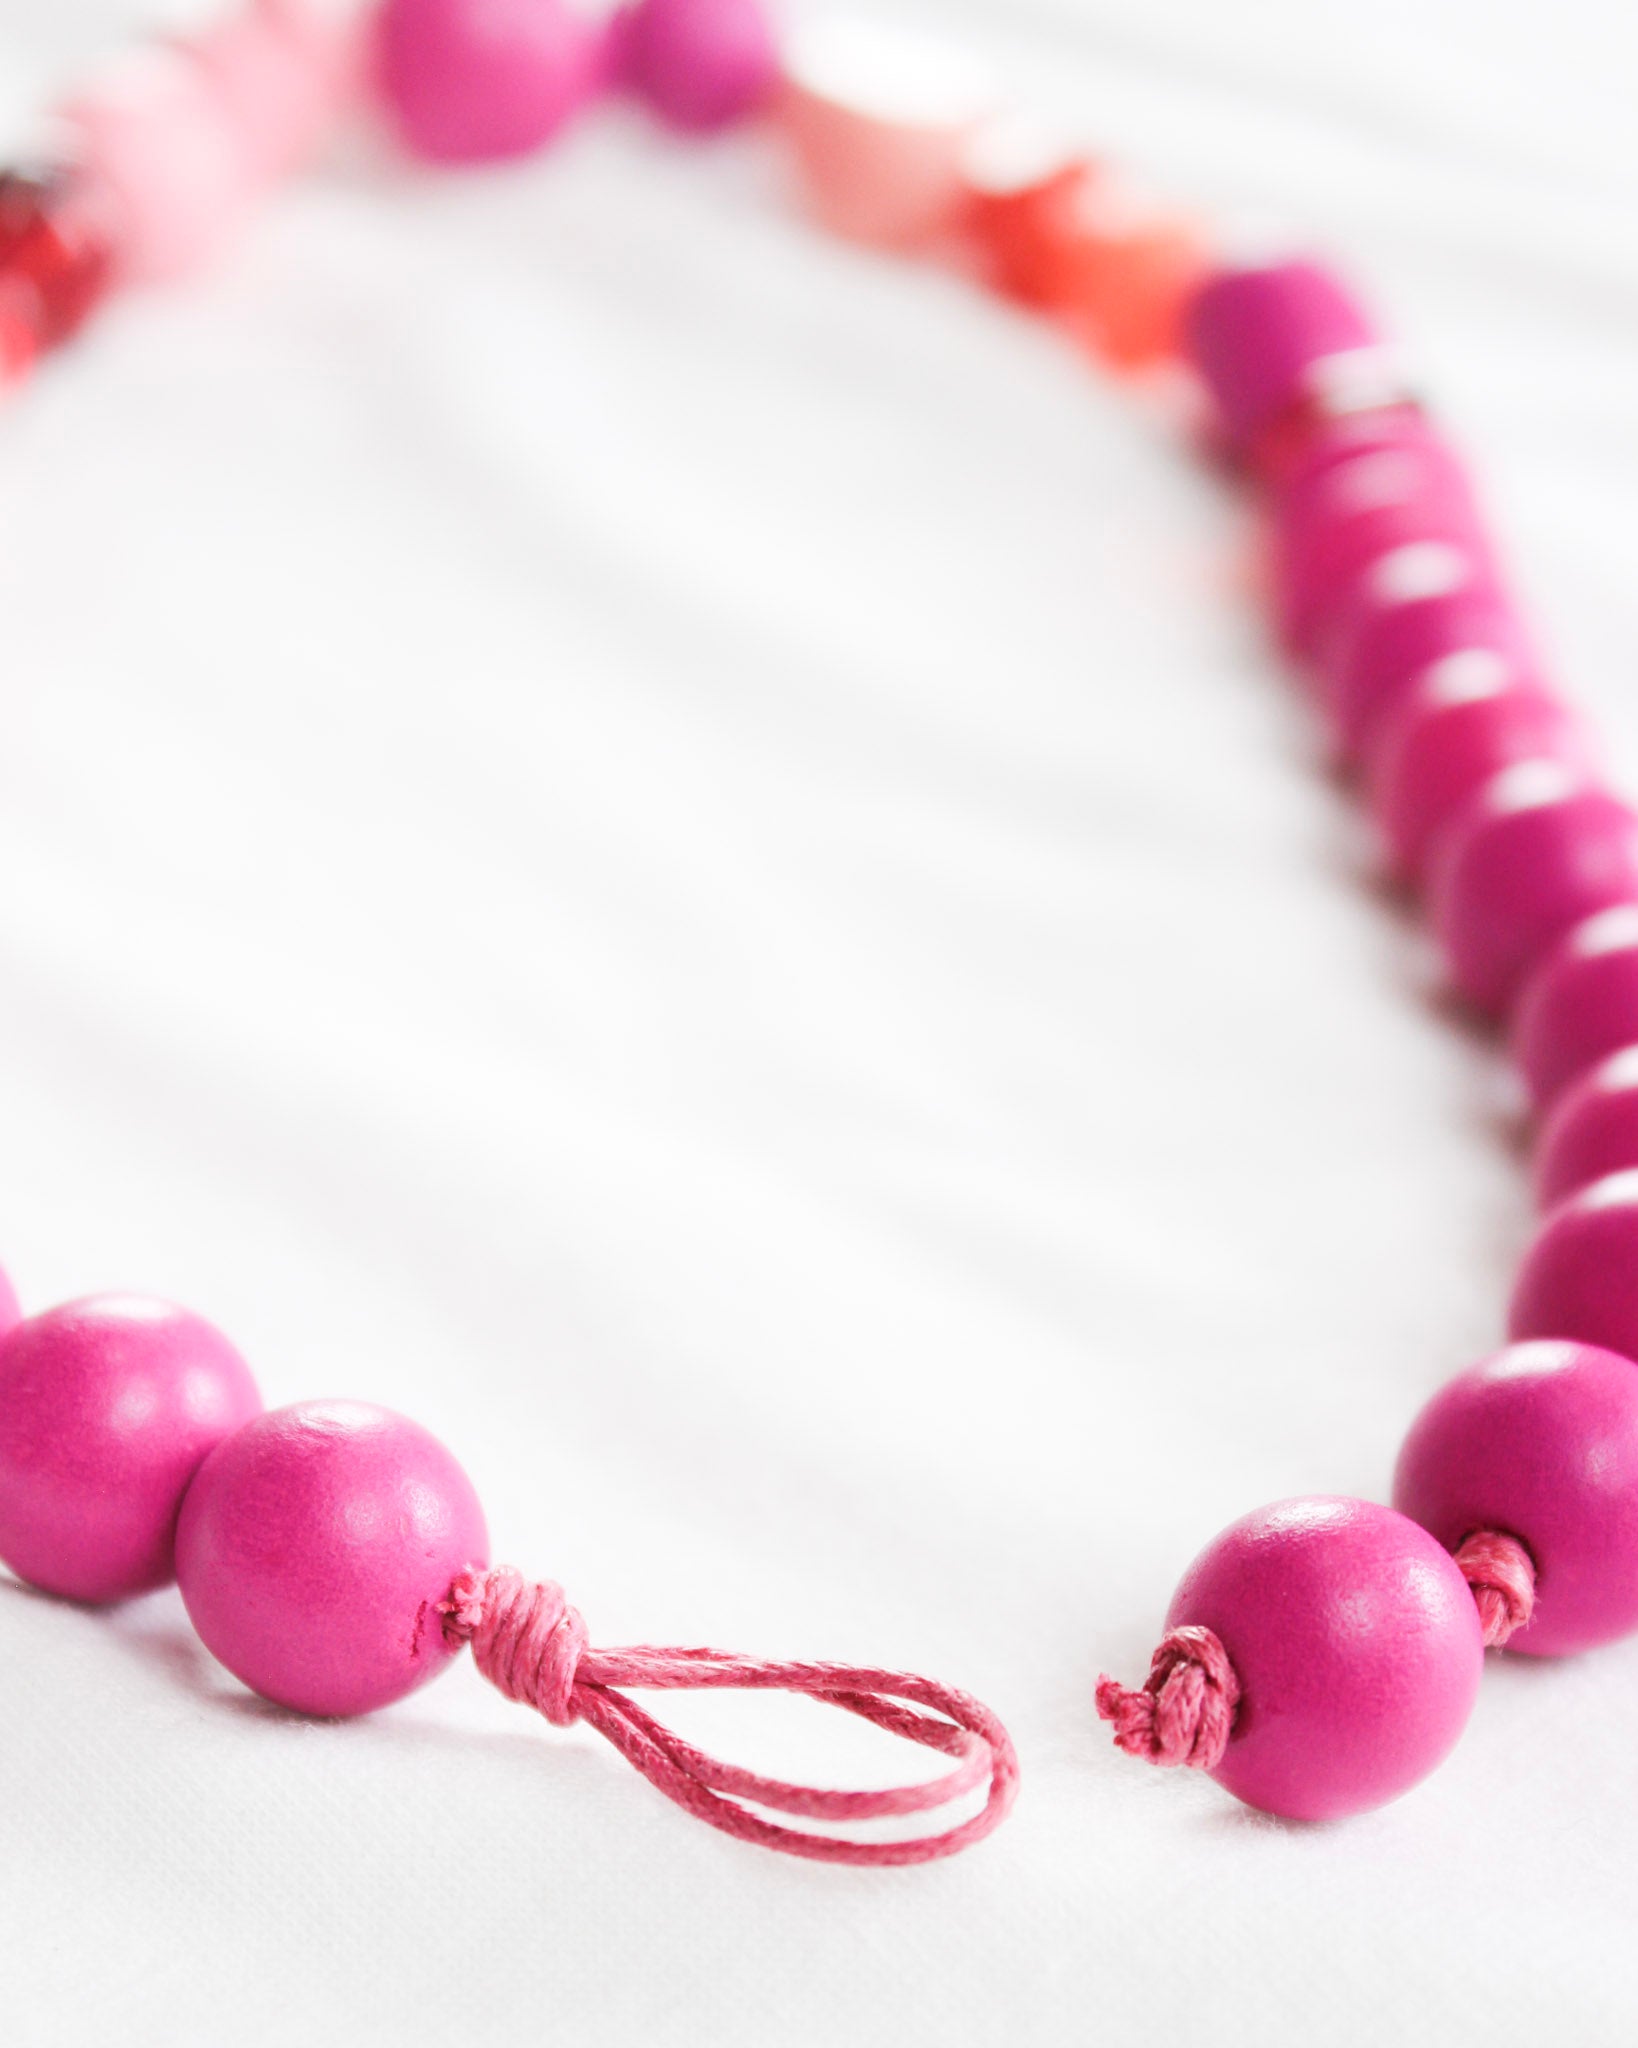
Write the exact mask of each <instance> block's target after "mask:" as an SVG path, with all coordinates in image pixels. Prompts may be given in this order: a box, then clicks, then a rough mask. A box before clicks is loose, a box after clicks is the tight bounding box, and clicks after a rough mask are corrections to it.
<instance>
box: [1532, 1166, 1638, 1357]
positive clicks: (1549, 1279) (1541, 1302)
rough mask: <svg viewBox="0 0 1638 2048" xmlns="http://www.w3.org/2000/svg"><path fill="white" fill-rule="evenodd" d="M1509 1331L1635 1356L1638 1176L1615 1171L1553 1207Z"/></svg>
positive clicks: (1534, 1248) (1538, 1237)
mask: <svg viewBox="0 0 1638 2048" xmlns="http://www.w3.org/2000/svg"><path fill="white" fill-rule="evenodd" d="M1507 1331H1508V1335H1509V1336H1510V1337H1511V1338H1513V1339H1514V1341H1515V1342H1518V1341H1522V1340H1523V1339H1526V1338H1530V1337H1564V1338H1572V1339H1574V1340H1575V1342H1577V1343H1580V1344H1599V1345H1602V1346H1603V1348H1604V1349H1605V1350H1606V1351H1616V1352H1619V1353H1620V1355H1621V1356H1622V1357H1623V1358H1638V1173H1612V1174H1610V1175H1609V1176H1608V1178H1606V1179H1604V1180H1597V1181H1593V1182H1592V1183H1591V1184H1590V1185H1589V1186H1587V1187H1583V1188H1581V1189H1579V1190H1578V1191H1577V1192H1576V1193H1575V1194H1573V1195H1571V1196H1570V1198H1569V1200H1568V1201H1566V1202H1563V1203H1561V1204H1560V1205H1559V1206H1558V1208H1556V1209H1555V1210H1553V1212H1552V1214H1551V1215H1550V1216H1548V1218H1547V1219H1546V1221H1545V1222H1544V1223H1543V1224H1542V1226H1541V1229H1540V1230H1539V1231H1538V1232H1537V1234H1536V1239H1535V1242H1534V1243H1533V1244H1532V1245H1531V1247H1530V1249H1529V1251H1528V1252H1527V1253H1526V1254H1525V1258H1524V1264H1523V1266H1522V1267H1521V1268H1520V1270H1519V1277H1518V1280H1517V1283H1516V1284H1515V1286H1514V1289H1513V1300H1512V1305H1511V1307H1510V1309H1509V1312H1508V1322H1507Z"/></svg>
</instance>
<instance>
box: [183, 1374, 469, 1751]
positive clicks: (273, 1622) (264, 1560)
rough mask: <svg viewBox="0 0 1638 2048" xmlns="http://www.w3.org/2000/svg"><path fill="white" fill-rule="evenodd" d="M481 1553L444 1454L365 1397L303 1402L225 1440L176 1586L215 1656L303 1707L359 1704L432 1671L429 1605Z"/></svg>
mask: <svg viewBox="0 0 1638 2048" xmlns="http://www.w3.org/2000/svg"><path fill="white" fill-rule="evenodd" d="M488 1559H489V1538H488V1533H487V1531H486V1530H485V1528H484V1519H483V1511H482V1509H481V1508H480V1507H479V1505H478V1499H477V1495H476V1494H475V1493H474V1492H473V1491H472V1486H471V1482H470V1481H469V1480H468V1479H467V1476H466V1474H465V1473H464V1472H463V1471H462V1470H461V1468H460V1466H459V1465H457V1464H456V1462H455V1460H454V1459H453V1458H452V1457H451V1456H450V1454H449V1452H448V1451H446V1450H445V1449H444V1447H443V1445H442V1444H440V1443H439V1442H438V1441H437V1440H436V1439H435V1438H434V1437H431V1436H429V1435H428V1434H427V1432H426V1431H425V1430H424V1429H422V1428H420V1427H419V1426H418V1425H417V1424H415V1423H413V1422H406V1421H405V1420H404V1418H403V1417H402V1416H398V1415H393V1414H390V1413H389V1412H388V1411H387V1410H386V1409H384V1408H374V1407H371V1406H369V1405H368V1404H367V1403H365V1402H362V1401H305V1402H302V1403H301V1404H300V1405H298V1406H297V1407H294V1408H281V1409H277V1410H276V1411H274V1412H273V1413H272V1414H270V1415H264V1416H261V1417H260V1418H258V1420H257V1421H255V1422H253V1423H251V1424H250V1425H249V1426H248V1427H247V1428H244V1429H241V1430H240V1431H239V1432H238V1434H237V1435H235V1436H232V1437H230V1438H228V1440H227V1441H226V1442H225V1443H223V1444H222V1445H220V1446H219V1447H218V1449H217V1450H216V1451H214V1452H213V1453H212V1455H211V1456H210V1457H209V1458H208V1459H207V1460H206V1461H205V1464H204V1465H203V1466H202V1467H201V1469H200V1472H199V1474H198V1477H197V1478H196V1479H195V1480H194V1482H193V1485H192V1486H191V1487H189V1489H188V1497H187V1500H186V1501H185V1502H184V1504H183V1509H182V1520H181V1524H180V1526H179V1528H178V1530H177V1538H176V1576H177V1583H178V1584H179V1585H180V1586H181V1588H182V1598H183V1599H184V1601H185V1602H186V1603H187V1609H188V1613H189V1615H190V1616H191V1617H192V1619H193V1625H194V1627H195V1628H197V1629H198V1631H199V1633H200V1635H201V1636H202V1637H203V1638H204V1641H205V1645H206V1647H207V1648H208V1649H209V1650H210V1652H211V1654H212V1655H213V1656H214V1657H216V1658H218V1659H219V1660H220V1661H221V1662H222V1663H223V1664H225V1665H226V1666H227V1667H228V1669H229V1670H230V1671H231V1672H233V1673H234V1674H235V1676H236V1677H239V1678H241V1679H243V1680H244V1682H245V1684H246V1685H248V1686H250V1687H251V1688H252V1689H253V1690H254V1691H256V1692H259V1693H261V1694H262V1695H263V1697H264V1698H267V1699H270V1700H276V1701H278V1702H279V1704H280V1705H281V1706H286V1707H294V1708H296V1709H298V1710H299V1711H300V1712H302V1713H304V1714H334V1715H343V1714H366V1713H369V1712H370V1711H371V1710H372V1709H373V1708H375V1707H383V1706H385V1705H387V1703H388V1702H389V1701H391V1700H396V1699H400V1698H402V1696H403V1695H404V1694H405V1693H407V1692H412V1691H413V1690H414V1689H415V1687H417V1686H418V1685H424V1684H425V1683H426V1681H427V1680H428V1679H429V1678H432V1677H433V1676H435V1675H436V1674H437V1673H438V1672H439V1671H441V1670H442V1669H443V1667H444V1665H445V1664H446V1663H447V1662H448V1661H449V1658H450V1656H451V1654H452V1652H451V1649H450V1646H449V1644H448V1643H447V1642H446V1641H445V1639H444V1633H443V1629H442V1626H441V1623H440V1617H439V1615H438V1612H437V1607H438V1602H439V1601H440V1600H442V1599H444V1597H445V1596H446V1595H447V1594H448V1592H449V1589H450V1586H451V1584H452V1583H453V1581H454V1579H455V1577H456V1574H457V1573H459V1572H461V1571H463V1570H465V1569H466V1567H467V1566H469V1565H473V1566H483V1565H486V1564H487V1563H488Z"/></svg>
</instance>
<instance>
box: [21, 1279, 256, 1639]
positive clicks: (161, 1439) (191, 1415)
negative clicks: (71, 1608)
mask: <svg viewBox="0 0 1638 2048" xmlns="http://www.w3.org/2000/svg"><path fill="white" fill-rule="evenodd" d="M261 1405H262V1404H261V1397H260V1396H259V1395H258V1393H257V1391H256V1383H255V1381H254V1380H253V1379H252V1378H251V1376H250V1371H249V1368H248V1367H247V1366H246V1365H245V1362H244V1360H243V1359H242V1358H241V1357H240V1356H239V1354H238V1352H236V1351H235V1350H234V1348H233V1346H232V1345H231V1344H229V1343H228V1341H227V1339H226V1338H225V1337H223V1336H222V1335H221V1334H220V1333H219V1332H218V1331H216V1330H214V1329H212V1328H211V1326H210V1324H209V1323H206V1322H202V1321H201V1320H200V1318H199V1317H198V1316H194V1315H189V1314H188V1313H187V1311H186V1310H185V1309H179V1308H173V1307H172V1306H171V1305H170V1304H169V1303H168V1302H162V1301H149V1300H145V1299H143V1298H141V1297H139V1296H130V1295H106V1296H101V1297H98V1298H96V1299H93V1300H90V1301H78V1302H70V1303H68V1304H67V1305H66V1306H65V1307H62V1308H54V1309H48V1310H47V1311H46V1313H45V1314H44V1315H39V1316H33V1317H31V1318H30V1319H29V1320H28V1321H27V1322H24V1323H19V1324H18V1325H17V1326H16V1328H15V1329H13V1330H12V1331H11V1332H10V1334H9V1335H8V1336H6V1337H5V1339H4V1340H3V1341H0V1558H4V1560H5V1562H6V1563H7V1564H8V1565H10V1567H11V1569H12V1570H13V1571H14V1572H16V1574H17V1575H18V1577H19V1578H22V1579H27V1580H28V1582H29V1583H30V1584H31V1585H34V1586H39V1587H41V1588H42V1589H43V1590H44V1591H45V1592H48V1593H57V1594H61V1595H64V1596H65V1597H67V1598H68V1599H71V1600H91V1601H108V1600H123V1599H126V1598H128V1597H129V1596H130V1595H132V1594H134V1593H146V1592H149V1591H151V1590H152V1588H154V1587H155V1586H163V1585H165V1584H167V1583H168V1581H169V1580H170V1578H171V1576H172V1544H173V1541H174V1538H175V1533H176V1517H177V1510H178V1509H179V1508H180V1507H181V1505H182V1496H183V1494H184V1493H185V1492H186V1490H187V1486H188V1482H189V1480H190V1479H192V1477H193V1475H194V1473H195V1471H196V1470H197V1469H198V1467H199V1464H200V1461H201V1460H202V1459H203V1458H204V1457H205V1455H206V1454H207V1452H209V1451H211V1450H212V1449H214V1447H215V1446H216V1445H217V1444H218V1443H220V1442H221V1440H222V1439H223V1438H224V1437H225V1436H228V1435H229V1434H230V1433H231V1432H232V1431H234V1430H236V1429H237V1428H238V1427H239V1426H240V1424H241V1423H244V1422H248V1421H249V1420H250V1418H251V1417H252V1416H253V1415H255V1414H257V1413H258V1412H259V1411H260V1408H261Z"/></svg>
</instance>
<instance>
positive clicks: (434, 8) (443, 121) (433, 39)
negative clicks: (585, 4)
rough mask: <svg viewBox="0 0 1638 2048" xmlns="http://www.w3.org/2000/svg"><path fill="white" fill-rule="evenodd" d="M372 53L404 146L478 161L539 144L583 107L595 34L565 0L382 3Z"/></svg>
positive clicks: (595, 62) (598, 55) (442, 158)
mask: <svg viewBox="0 0 1638 2048" xmlns="http://www.w3.org/2000/svg"><path fill="white" fill-rule="evenodd" d="M375 58H376V74H377V77H378V79H379V82H380V86H381V91H382V93H383V94H384V96H385V98H386V101H387V104H388V106H389V108H390V109H391V111H392V114H393V118H394V120H395V122H396V125H397V128H398V132H399V135H400V136H401V138H402V140H403V142H404V143H405V145H406V147H407V148H409V149H410V150H412V151H413V152H414V153H415V154H416V155H417V156H421V157H425V158H427V159H428V160H429V161H431V162H434V163H452V164H455V163H484V162H489V161H492V160H495V159H498V158H504V157H513V156H526V155H528V154H529V153H530V152H531V151H533V150H536V149H540V148H541V147H543V146H544V144H546V143H547V142H549V141H550V140H551V139H552V137H553V136H554V135H556V134H557V132H558V131H559V129H561V128H562V127H563V126H564V124H565V123H566V122H567V121H569V120H570V119H571V118H572V117H573V116H574V115H575V114H577V113H578V112H579V111H580V109H581V108H582V107H583V106H585V105H586V103H587V101H588V100H590V99H591V97H592V96H593V94H594V93H595V91H596V90H597V88H598V86H599V84H600V83H601V80H602V64H603V31H602V30H600V29H599V28H598V27H597V25H596V24H595V23H594V22H593V21H592V19H591V17H590V15H588V14H585V13H582V12H581V11H580V10H579V9H578V8H576V7H574V6H572V5H570V4H569V0H386V5H385V6H384V7H383V8H382V10H381V13H380V15H379V17H378V19H377V23H376V48H375Z"/></svg>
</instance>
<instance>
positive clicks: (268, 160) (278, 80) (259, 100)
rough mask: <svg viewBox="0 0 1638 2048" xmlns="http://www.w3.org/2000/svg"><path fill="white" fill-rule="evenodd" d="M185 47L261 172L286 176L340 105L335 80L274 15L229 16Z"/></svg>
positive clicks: (269, 176)
mask: <svg viewBox="0 0 1638 2048" xmlns="http://www.w3.org/2000/svg"><path fill="white" fill-rule="evenodd" d="M185 47H186V48H187V49H188V50H189V51H190V52H191V54H192V55H193V56H194V57H195V58H196V59H197V61H198V62H199V63H200V64H201V65H202V66H203V68H204V70H205V74H206V76H207V78H208V79H209V81H210V85H211V89H212V91H213V92H214V94H215V96H216V98H217V100H218V101H219V103H220V104H221V105H222V106H223V107H224V108H225V109H226V111H227V113H228V115H229V116H230V118H231V119H232V121H233V124H234V126H235V128H236V130H237V131H238V135H239V138H240V141H241V144H242V146H243V148H244V149H245V151H246V154H247V156H248V158H249V161H250V163H251V165H252V167H253V169H254V171H255V174H256V175H257V176H258V177H260V178H263V179H268V180H271V179H274V178H278V177H282V176H284V175H285V174H286V173H287V172H289V171H292V170H294V169H295V168H296V166H297V165H298V164H300V163H301V162H303V161H304V160H305V159H306V158H307V157H308V156H310V155H311V154H312V152H313V150H314V148H315V147H316V146H317V144H318V141H319V139H320V137H321V136H322V134H323V132H324V127H325V124H326V122H327V121H328V119H329V118H330V116H331V114H332V113H333V112H334V110H335V107H336V103H337V95H336V89H335V80H334V78H333V76H332V75H331V74H330V72H329V70H328V68H327V67H326V66H323V65H321V64H319V63H316V62H315V60H314V55H313V53H312V52H311V51H310V50H309V48H308V47H306V46H305V45H304V43H303V42H302V41H301V40H300V39H299V38H298V37H297V36H295V35H293V34H292V33H290V32H288V31H287V29H286V28H285V26H284V25H283V24H282V23H281V21H280V20H279V18H278V17H277V16H276V15H275V14H274V13H272V12H271V11H269V10H267V9H265V8H259V7H258V8H250V9H247V10H245V11H242V12H241V13H238V14H234V15H230V16H228V17H227V18H226V19H225V20H222V21H219V22H217V23H215V24H213V25H212V26H211V27H209V28H206V29H204V30H202V31H201V32H200V33H199V34H198V35H196V36H193V37H191V38H190V39H189V40H188V42H187V44H186V45H185Z"/></svg>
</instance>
